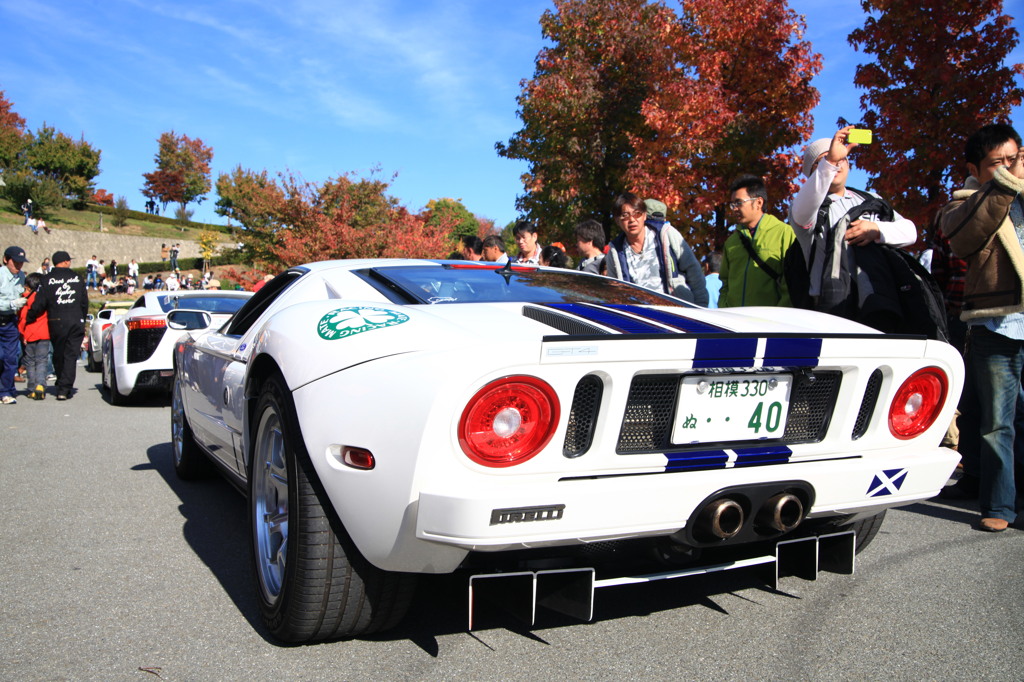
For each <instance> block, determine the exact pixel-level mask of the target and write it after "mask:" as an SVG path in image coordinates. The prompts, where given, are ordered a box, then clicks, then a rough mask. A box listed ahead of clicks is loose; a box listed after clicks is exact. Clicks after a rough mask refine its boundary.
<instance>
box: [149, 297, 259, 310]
mask: <svg viewBox="0 0 1024 682" xmlns="http://www.w3.org/2000/svg"><path fill="white" fill-rule="evenodd" d="M246 300H248V299H247V298H246V297H244V296H212V295H211V296H158V297H157V301H158V302H159V303H160V309H161V310H163V311H164V312H165V313H166V312H170V311H171V310H175V309H178V308H184V309H188V310H203V311H205V312H208V313H213V314H228V315H233V314H234V313H235V311H237V310H238V309H239V308H241V307H242V304H244V303H245V302H246Z"/></svg>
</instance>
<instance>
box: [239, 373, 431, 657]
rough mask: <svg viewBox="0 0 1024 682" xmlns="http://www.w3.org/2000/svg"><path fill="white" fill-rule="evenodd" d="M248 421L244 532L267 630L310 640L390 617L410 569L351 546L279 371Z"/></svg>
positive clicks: (403, 605)
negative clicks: (384, 564) (384, 563)
mask: <svg viewBox="0 0 1024 682" xmlns="http://www.w3.org/2000/svg"><path fill="white" fill-rule="evenodd" d="M254 422H255V430H254V432H253V438H252V442H253V452H252V457H251V462H252V464H251V465H250V471H249V494H248V504H249V528H250V533H249V536H250V542H251V547H252V560H253V568H254V570H255V574H256V585H257V601H258V602H259V605H260V611H261V613H262V616H263V621H264V623H265V624H266V626H267V628H268V629H269V630H270V632H271V634H272V635H273V636H274V637H276V638H278V639H280V640H283V641H286V642H316V641H321V640H327V639H338V638H342V637H354V636H357V635H363V634H367V633H371V632H379V631H381V630H386V629H387V628H390V627H393V626H394V625H396V624H397V623H398V621H400V620H401V619H402V617H403V616H404V615H405V612H406V611H407V610H408V607H409V603H410V601H411V600H412V593H413V589H414V586H415V578H416V577H415V576H414V575H411V574H406V573H394V572H390V571H383V570H381V569H379V568H377V567H375V566H373V565H372V564H370V563H369V562H368V561H367V560H366V559H365V558H363V556H362V555H361V554H360V553H359V550H358V549H357V548H356V546H355V544H354V543H353V542H352V539H351V538H350V537H349V536H348V534H347V533H346V532H345V529H344V528H343V527H342V525H341V523H340V521H339V520H338V518H337V515H336V514H335V512H334V509H333V507H332V505H331V503H330V500H329V499H328V498H327V495H326V494H325V492H324V490H323V488H322V486H321V485H320V482H319V479H318V478H317V476H316V472H315V470H314V468H313V465H312V463H311V462H310V460H309V455H308V454H307V452H306V448H305V445H304V443H303V440H302V435H301V433H300V432H299V426H298V419H297V417H296V415H295V408H294V406H293V404H292V401H291V395H290V394H289V392H288V390H287V388H286V387H285V384H284V381H283V379H282V378H281V377H280V376H273V377H271V378H270V379H269V380H268V381H266V382H265V383H264V385H263V387H262V390H261V394H260V398H259V402H258V404H257V408H256V413H255V420H254Z"/></svg>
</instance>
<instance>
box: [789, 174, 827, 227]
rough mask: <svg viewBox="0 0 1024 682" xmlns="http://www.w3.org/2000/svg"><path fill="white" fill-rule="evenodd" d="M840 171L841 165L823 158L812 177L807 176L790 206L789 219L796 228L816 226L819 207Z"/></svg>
mask: <svg viewBox="0 0 1024 682" xmlns="http://www.w3.org/2000/svg"><path fill="white" fill-rule="evenodd" d="M838 172H839V166H834V165H832V164H831V163H829V162H828V160H827V159H824V158H823V159H821V161H819V162H818V167H817V168H816V169H815V171H814V172H813V173H811V177H809V178H807V182H805V183H804V184H803V185H802V186H801V187H800V190H799V191H798V192H797V193H796V196H795V197H793V203H792V205H791V206H790V207H789V221H790V224H791V225H792V226H793V227H794V228H799V229H803V230H809V229H811V228H812V227H814V223H815V221H816V219H817V217H818V207H820V206H821V202H823V201H825V197H827V196H828V190H829V187H831V185H832V178H834V177H835V176H836V173H838Z"/></svg>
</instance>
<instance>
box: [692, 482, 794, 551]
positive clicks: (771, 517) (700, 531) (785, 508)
mask: <svg viewBox="0 0 1024 682" xmlns="http://www.w3.org/2000/svg"><path fill="white" fill-rule="evenodd" d="M803 520H804V503H803V501H802V500H801V499H800V498H799V497H797V496H796V495H794V494H793V493H790V492H781V493H776V494H775V495H772V496H771V497H769V498H768V499H767V500H766V501H765V502H764V503H763V504H762V505H761V507H760V508H759V509H758V510H757V512H756V513H755V514H754V531H755V532H756V533H757V534H758V535H761V536H772V535H780V534H782V533H788V532H789V531H791V530H793V529H794V528H796V527H797V526H799V525H800V522H801V521H803ZM746 523H747V514H746V511H745V510H744V507H743V505H742V504H740V503H739V502H738V501H737V500H736V499H734V498H732V497H719V498H716V499H714V500H712V501H711V502H709V503H707V504H706V505H704V507H703V508H702V509H701V510H700V512H699V513H698V515H697V521H696V525H695V528H694V537H695V538H696V539H699V540H703V541H711V542H714V541H721V540H729V539H732V538H734V537H736V536H737V535H739V533H740V531H742V530H743V528H744V526H745V525H746Z"/></svg>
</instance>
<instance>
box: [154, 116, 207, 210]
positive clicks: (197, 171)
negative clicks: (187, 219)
mask: <svg viewBox="0 0 1024 682" xmlns="http://www.w3.org/2000/svg"><path fill="white" fill-rule="evenodd" d="M157 144H158V149H157V153H156V157H155V158H154V160H155V161H156V170H155V171H153V172H152V173H143V174H142V177H143V178H145V180H146V182H145V185H144V186H143V188H142V194H143V196H146V197H148V198H150V199H154V200H156V201H159V202H160V203H161V204H163V207H164V210H166V209H167V204H172V203H173V204H178V206H179V214H181V215H183V214H185V213H186V209H185V207H186V206H187V205H188V204H190V203H192V202H196V203H202V201H203V200H204V199H205V196H204V195H205V194H206V193H207V192H209V191H210V161H212V160H213V149H212V148H211V147H207V146H206V145H204V144H203V141H202V140H200V139H199V138H190V137H189V136H188V135H177V134H175V132H174V131H173V130H172V131H170V132H167V133H163V134H162V135H160V137H159V139H158V140H157Z"/></svg>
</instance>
